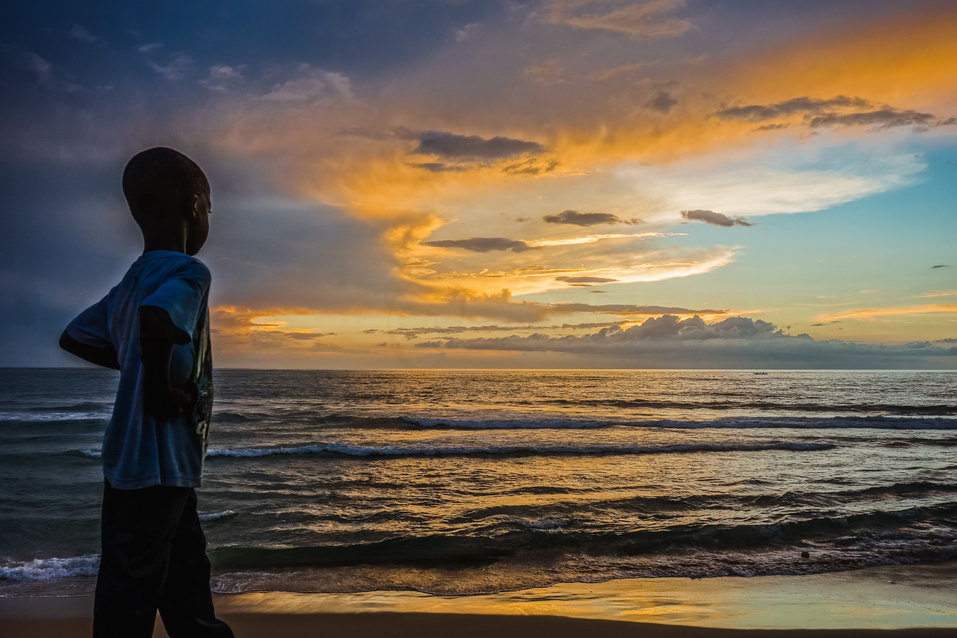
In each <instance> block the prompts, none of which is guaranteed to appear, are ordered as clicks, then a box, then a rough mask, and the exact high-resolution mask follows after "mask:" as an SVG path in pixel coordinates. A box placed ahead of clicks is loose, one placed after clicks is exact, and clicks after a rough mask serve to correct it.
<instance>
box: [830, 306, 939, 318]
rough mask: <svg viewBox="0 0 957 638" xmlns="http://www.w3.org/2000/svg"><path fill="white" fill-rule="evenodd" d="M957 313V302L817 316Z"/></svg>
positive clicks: (895, 315) (890, 315)
mask: <svg viewBox="0 0 957 638" xmlns="http://www.w3.org/2000/svg"><path fill="white" fill-rule="evenodd" d="M941 313H944V314H954V315H957V304H926V305H923V306H892V307H888V308H855V309H854V310H842V311H841V312H830V313H824V314H821V315H818V316H817V319H819V320H820V321H834V320H837V319H865V320H866V319H878V318H880V317H900V316H911V315H926V314H941Z"/></svg>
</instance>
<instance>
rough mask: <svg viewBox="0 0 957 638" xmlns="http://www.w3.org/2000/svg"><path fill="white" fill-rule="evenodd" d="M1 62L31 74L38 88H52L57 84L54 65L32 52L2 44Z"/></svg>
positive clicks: (0, 48)
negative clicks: (54, 76)
mask: <svg viewBox="0 0 957 638" xmlns="http://www.w3.org/2000/svg"><path fill="white" fill-rule="evenodd" d="M0 61H2V62H3V64H4V66H9V67H12V68H15V69H20V70H23V71H26V72H27V73H29V74H30V75H31V79H32V80H33V82H34V84H35V85H36V86H41V87H46V88H51V87H53V86H54V85H55V84H56V83H55V82H54V81H53V79H54V78H53V65H52V64H51V63H50V62H49V60H47V59H46V58H42V57H40V56H39V55H37V54H36V53H33V52H32V51H27V50H26V49H21V48H20V47H17V46H13V45H9V44H0Z"/></svg>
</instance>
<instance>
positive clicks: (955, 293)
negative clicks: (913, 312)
mask: <svg viewBox="0 0 957 638" xmlns="http://www.w3.org/2000/svg"><path fill="white" fill-rule="evenodd" d="M914 297H915V298H917V299H929V298H934V297H957V290H935V291H934V292H925V293H924V294H922V295H914Z"/></svg>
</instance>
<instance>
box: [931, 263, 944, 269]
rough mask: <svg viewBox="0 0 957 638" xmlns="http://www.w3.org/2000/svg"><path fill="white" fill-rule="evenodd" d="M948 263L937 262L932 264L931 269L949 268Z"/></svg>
mask: <svg viewBox="0 0 957 638" xmlns="http://www.w3.org/2000/svg"><path fill="white" fill-rule="evenodd" d="M947 267H948V265H947V264H937V265H936V266H931V267H930V269H931V270H934V269H935V268H947Z"/></svg>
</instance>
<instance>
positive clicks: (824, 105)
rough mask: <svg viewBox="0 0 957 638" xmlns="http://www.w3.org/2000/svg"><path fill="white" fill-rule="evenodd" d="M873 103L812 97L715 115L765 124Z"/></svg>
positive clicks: (843, 96)
mask: <svg viewBox="0 0 957 638" xmlns="http://www.w3.org/2000/svg"><path fill="white" fill-rule="evenodd" d="M868 106H871V103H870V102H868V101H867V100H865V99H863V98H859V97H847V96H845V95H838V96H836V97H833V98H831V99H829V100H820V99H815V98H810V97H796V98H792V99H790V100H785V101H783V102H777V103H775V104H749V105H746V106H732V107H728V108H725V109H721V110H720V111H718V112H717V113H715V115H717V116H718V117H720V118H721V119H723V120H746V121H748V122H763V121H765V120H773V119H774V118H777V117H786V116H788V115H795V114H799V113H819V112H821V111H824V110H826V109H832V108H839V107H840V108H867V107H868Z"/></svg>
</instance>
